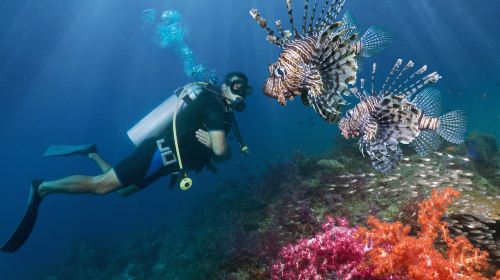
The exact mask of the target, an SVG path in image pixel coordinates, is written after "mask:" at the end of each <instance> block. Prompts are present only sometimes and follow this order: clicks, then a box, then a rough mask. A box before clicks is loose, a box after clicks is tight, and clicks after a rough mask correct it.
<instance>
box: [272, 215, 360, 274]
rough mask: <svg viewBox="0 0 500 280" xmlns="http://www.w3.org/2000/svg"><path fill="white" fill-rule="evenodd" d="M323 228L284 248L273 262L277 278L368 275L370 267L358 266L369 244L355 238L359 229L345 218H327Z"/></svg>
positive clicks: (273, 272)
mask: <svg viewBox="0 0 500 280" xmlns="http://www.w3.org/2000/svg"><path fill="white" fill-rule="evenodd" d="M322 228H323V231H322V232H320V233H318V234H316V235H315V236H314V237H313V238H311V239H300V240H299V241H298V242H297V243H296V244H291V245H288V246H286V247H284V248H283V249H282V250H281V253H280V256H279V259H278V260H277V261H276V262H275V264H274V265H273V271H272V278H273V279H285V280H286V279H294V280H296V279H297V280H302V279H304V280H305V279H308V280H309V279H314V280H320V279H324V276H326V275H332V276H333V275H335V276H336V277H337V278H338V279H353V278H354V277H363V278H366V277H367V276H368V275H369V274H370V273H369V270H359V269H358V266H359V264H360V263H361V261H362V260H363V256H364V254H365V245H364V244H363V243H362V241H361V240H360V239H356V238H355V237H354V235H355V232H356V229H355V228H352V227H349V226H348V223H347V221H346V220H345V219H337V220H336V221H335V220H334V219H333V218H331V217H326V222H325V223H324V224H323V226H322Z"/></svg>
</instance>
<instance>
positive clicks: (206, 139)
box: [196, 129, 212, 150]
mask: <svg viewBox="0 0 500 280" xmlns="http://www.w3.org/2000/svg"><path fill="white" fill-rule="evenodd" d="M196 139H198V142H200V143H201V144H203V145H205V146H206V147H207V148H209V149H210V150H211V149H212V141H211V140H210V135H208V132H206V131H205V130H203V129H198V130H197V131H196Z"/></svg>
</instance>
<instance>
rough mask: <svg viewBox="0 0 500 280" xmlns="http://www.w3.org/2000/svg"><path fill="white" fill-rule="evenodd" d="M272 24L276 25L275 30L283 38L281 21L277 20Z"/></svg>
mask: <svg viewBox="0 0 500 280" xmlns="http://www.w3.org/2000/svg"><path fill="white" fill-rule="evenodd" d="M274 23H275V24H276V28H277V29H278V32H279V34H280V35H281V36H282V37H285V32H283V26H282V25H281V20H277V21H275V22H274Z"/></svg>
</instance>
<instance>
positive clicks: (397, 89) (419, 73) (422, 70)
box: [395, 65, 427, 92]
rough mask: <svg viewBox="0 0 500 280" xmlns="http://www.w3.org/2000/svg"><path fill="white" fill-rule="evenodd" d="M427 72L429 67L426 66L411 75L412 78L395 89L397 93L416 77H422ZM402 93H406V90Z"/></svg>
mask: <svg viewBox="0 0 500 280" xmlns="http://www.w3.org/2000/svg"><path fill="white" fill-rule="evenodd" d="M425 71H427V65H424V66H422V67H420V69H418V70H417V71H415V73H413V74H411V76H410V77H408V78H407V79H406V80H405V81H404V82H403V83H401V84H400V85H399V86H398V87H397V88H396V89H395V92H398V91H399V90H400V89H401V88H402V87H403V86H405V85H406V84H407V83H408V82H409V81H411V80H413V78H414V77H415V76H416V75H422V74H423V73H424V72H425ZM402 92H405V90H403V91H402Z"/></svg>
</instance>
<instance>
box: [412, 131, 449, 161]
mask: <svg viewBox="0 0 500 280" xmlns="http://www.w3.org/2000/svg"><path fill="white" fill-rule="evenodd" d="M442 142H443V141H442V138H441V137H439V134H437V132H436V131H434V130H424V131H421V132H420V134H419V135H418V137H417V138H416V139H415V140H413V141H412V142H411V143H410V145H411V146H412V147H413V149H415V151H416V152H417V153H418V154H419V155H420V156H426V155H428V154H429V152H432V151H436V150H437V149H439V146H441V143H442Z"/></svg>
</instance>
